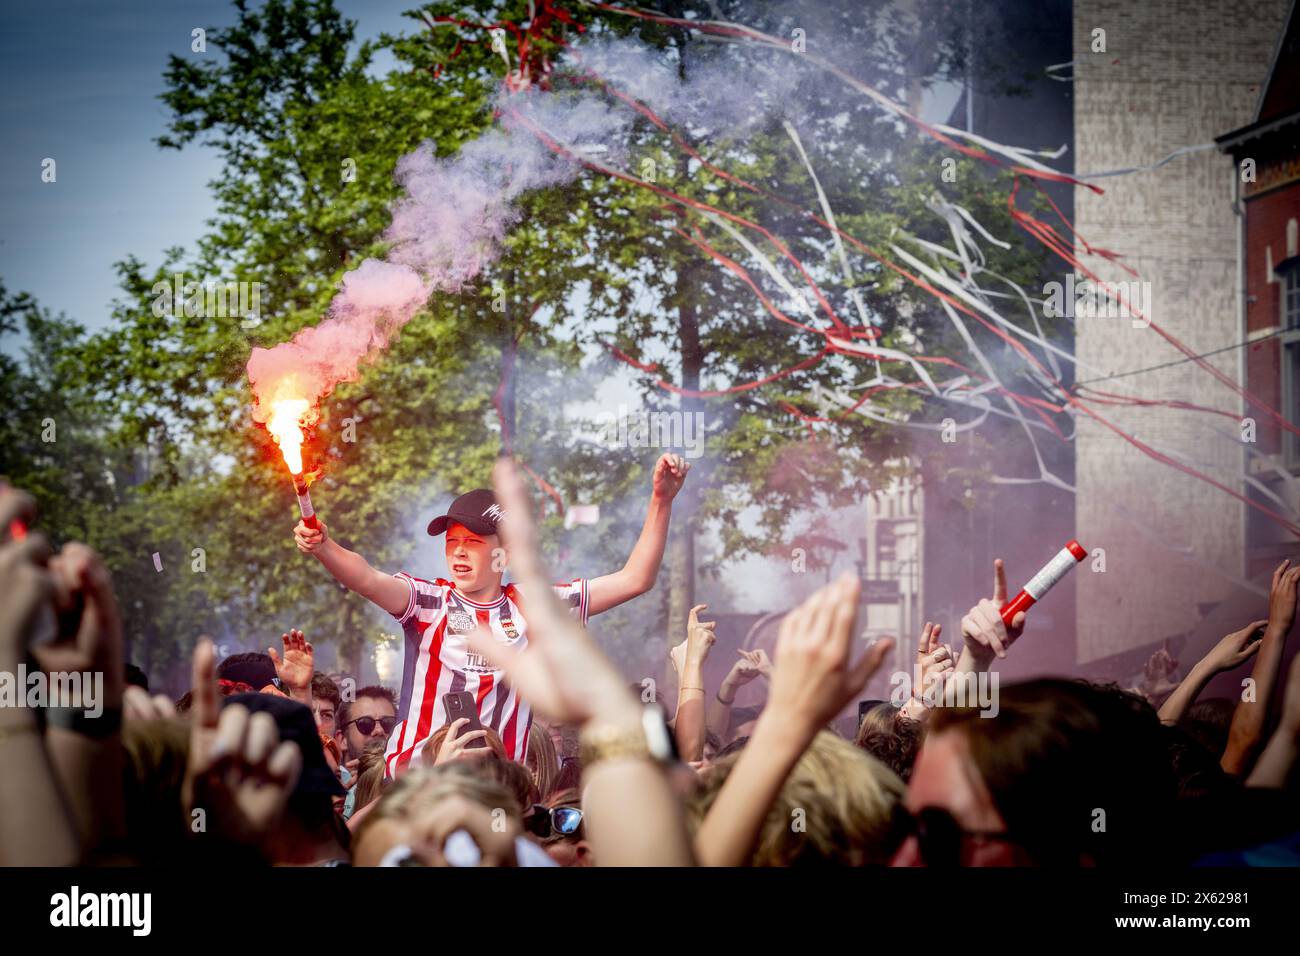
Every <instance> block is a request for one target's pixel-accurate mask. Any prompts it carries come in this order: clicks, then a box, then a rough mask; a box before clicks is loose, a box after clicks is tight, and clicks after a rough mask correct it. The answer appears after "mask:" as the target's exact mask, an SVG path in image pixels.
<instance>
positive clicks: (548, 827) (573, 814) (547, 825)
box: [526, 803, 582, 840]
mask: <svg viewBox="0 0 1300 956" xmlns="http://www.w3.org/2000/svg"><path fill="white" fill-rule="evenodd" d="M526 826H527V827H528V832H529V833H531V834H532V835H533V836H535V837H537V838H538V839H539V840H545V839H547V838H548V837H562V836H572V835H573V834H575V833H577V832H578V827H580V826H582V811H581V810H579V809H578V808H577V807H556V808H555V809H553V810H550V809H547V808H546V807H544V806H542V805H541V804H536V803H535V804H533V809H532V812H531V813H530V814H529V816H528V819H527V821H526Z"/></svg>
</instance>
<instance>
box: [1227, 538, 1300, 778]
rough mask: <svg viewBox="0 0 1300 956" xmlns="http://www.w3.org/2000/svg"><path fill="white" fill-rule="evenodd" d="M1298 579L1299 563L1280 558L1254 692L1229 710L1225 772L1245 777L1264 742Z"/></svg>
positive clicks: (1292, 617) (1254, 672)
mask: <svg viewBox="0 0 1300 956" xmlns="http://www.w3.org/2000/svg"><path fill="white" fill-rule="evenodd" d="M1297 582H1300V565H1296V566H1295V567H1292V566H1291V562H1290V560H1286V561H1283V562H1282V563H1281V564H1279V565H1278V566H1277V569H1276V570H1275V571H1274V572H1273V581H1272V586H1271V587H1270V589H1269V596H1268V624H1267V625H1265V627H1264V636H1263V638H1261V639H1260V642H1259V650H1258V652H1257V653H1256V656H1255V666H1254V668H1252V670H1251V674H1250V676H1251V680H1252V682H1253V685H1252V687H1253V693H1243V694H1242V699H1241V700H1240V701H1238V702H1237V708H1236V710H1234V711H1233V712H1232V724H1231V725H1230V726H1229V728H1228V746H1227V747H1226V748H1225V749H1224V752H1223V759H1222V760H1221V761H1220V766H1222V767H1223V769H1224V772H1226V773H1229V774H1232V775H1234V776H1238V777H1245V776H1246V775H1248V774H1249V773H1250V768H1251V766H1252V764H1253V763H1254V761H1255V757H1256V756H1257V755H1258V754H1259V751H1260V748H1261V747H1263V745H1264V734H1265V729H1266V728H1265V725H1266V723H1267V720H1268V713H1269V707H1270V705H1271V702H1272V700H1273V691H1274V688H1275V687H1276V686H1277V681H1278V676H1279V672H1280V671H1281V669H1282V656H1283V651H1284V650H1285V649H1286V639H1287V635H1288V634H1290V633H1291V627H1292V626H1293V625H1294V624H1295V614H1296V585H1297Z"/></svg>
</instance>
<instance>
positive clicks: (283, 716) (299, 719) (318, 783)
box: [221, 694, 347, 797]
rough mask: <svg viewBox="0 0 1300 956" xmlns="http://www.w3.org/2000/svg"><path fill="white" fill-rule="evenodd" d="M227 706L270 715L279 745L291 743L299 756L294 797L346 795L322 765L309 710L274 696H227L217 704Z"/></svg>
mask: <svg viewBox="0 0 1300 956" xmlns="http://www.w3.org/2000/svg"><path fill="white" fill-rule="evenodd" d="M231 704H243V705H244V706H245V707H247V708H248V709H249V711H250V712H252V713H257V712H258V711H265V712H266V713H268V714H270V715H271V716H272V717H273V718H274V719H275V726H276V727H277V728H278V729H279V731H280V740H281V742H283V741H286V740H287V741H291V742H292V743H294V744H296V745H297V747H298V750H299V751H301V752H302V773H301V774H300V775H299V776H298V783H297V785H296V786H295V787H294V789H293V792H294V793H296V794H302V793H324V794H328V795H329V796H331V797H341V796H344V795H345V794H346V793H347V790H345V789H344V787H343V784H341V783H339V778H338V777H336V776H335V775H334V771H332V770H330V767H329V764H328V763H326V762H325V749H324V748H323V747H322V746H321V742H320V731H319V730H317V729H316V718H315V717H313V716H312V713H311V708H310V707H308V706H307V705H306V704H301V703H299V702H298V701H296V700H290V699H289V698H288V697H280V696H278V695H276V694H231V695H230V696H229V697H227V698H225V699H223V700H222V701H221V706H222V707H229V706H230V705H231Z"/></svg>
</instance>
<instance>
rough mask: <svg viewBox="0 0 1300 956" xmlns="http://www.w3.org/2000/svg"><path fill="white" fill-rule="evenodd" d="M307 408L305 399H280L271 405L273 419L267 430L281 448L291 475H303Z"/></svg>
mask: <svg viewBox="0 0 1300 956" xmlns="http://www.w3.org/2000/svg"><path fill="white" fill-rule="evenodd" d="M307 408H308V403H307V399H305V398H282V399H279V400H278V401H275V402H273V403H272V404H271V417H270V419H269V420H268V421H267V423H266V430H267V431H269V432H270V433H271V437H272V438H274V439H275V443H276V444H277V445H279V446H280V454H282V455H283V456H284V463H285V464H286V465H288V466H289V473H290V474H291V475H301V474H302V442H303V435H302V421H303V418H304V417H305V416H306V414H307Z"/></svg>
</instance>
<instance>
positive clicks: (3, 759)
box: [0, 462, 1300, 867]
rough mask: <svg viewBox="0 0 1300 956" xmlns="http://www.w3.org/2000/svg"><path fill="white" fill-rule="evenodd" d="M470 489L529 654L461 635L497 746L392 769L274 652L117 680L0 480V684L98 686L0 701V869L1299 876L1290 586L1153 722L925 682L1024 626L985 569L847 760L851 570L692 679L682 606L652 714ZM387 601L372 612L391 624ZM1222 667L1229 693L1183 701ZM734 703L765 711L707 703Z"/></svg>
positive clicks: (391, 723) (1179, 686)
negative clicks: (59, 680)
mask: <svg viewBox="0 0 1300 956" xmlns="http://www.w3.org/2000/svg"><path fill="white" fill-rule="evenodd" d="M494 483H495V494H496V499H497V500H498V501H499V502H500V504H501V507H502V509H503V512H504V513H505V514H507V515H509V516H510V518H509V520H508V521H507V522H506V523H505V524H504V525H503V527H502V529H501V530H502V538H503V543H504V544H505V545H506V547H507V549H508V553H509V567H510V574H511V577H512V579H513V582H514V583H513V584H512V585H510V587H511V588H515V589H517V594H518V595H519V596H520V597H519V601H520V602H521V605H522V604H523V603H526V605H527V609H528V614H527V634H528V641H527V646H526V647H524V648H523V649H522V650H520V649H519V648H518V647H512V646H509V645H508V644H503V643H502V642H501V641H499V640H496V639H494V637H493V635H492V634H490V633H488V632H487V631H486V630H485V629H483V628H482V627H480V628H479V630H478V631H477V632H475V633H473V634H471V635H470V636H469V638H468V641H469V645H470V647H471V648H472V649H473V651H474V652H475V653H478V654H481V655H483V656H484V657H485V658H488V659H490V660H491V661H492V666H493V667H496V668H499V669H500V671H501V672H502V673H503V674H504V675H505V679H506V680H508V682H509V686H510V688H512V692H513V693H516V694H517V695H518V697H519V698H520V699H521V700H523V701H525V702H526V703H527V705H528V707H529V708H530V710H529V715H530V716H529V719H528V720H527V721H521V722H520V723H519V724H518V725H517V726H516V724H514V723H513V722H512V723H511V725H510V726H511V728H512V730H511V731H510V733H511V734H513V733H515V731H516V730H517V731H518V732H519V733H520V734H522V735H523V737H522V739H520V740H512V741H510V742H509V743H507V741H506V740H505V739H503V737H505V736H507V735H506V734H503V733H498V731H497V730H496V729H494V727H493V726H491V725H490V722H480V721H478V720H476V717H475V715H474V714H472V713H470V714H467V715H462V716H457V717H455V719H447V720H446V722H445V723H443V724H442V725H441V726H428V727H424V728H420V730H419V735H420V739H421V744H422V745H421V746H420V747H419V748H418V749H415V750H413V751H408V752H405V753H404V754H403V756H402V758H401V759H395V755H397V754H398V753H399V749H398V748H395V747H394V746H392V739H393V737H394V735H395V734H400V733H402V728H401V726H399V724H400V723H401V721H402V719H403V716H402V715H403V714H404V711H403V710H402V702H401V700H400V695H398V694H395V693H394V692H393V690H391V689H389V688H386V687H382V686H377V685H376V686H362V687H354V686H353V682H352V681H350V680H348V679H346V678H342V677H341V676H339V675H335V676H333V677H332V676H331V675H328V674H326V673H323V672H321V671H318V670H317V669H316V668H315V666H314V656H315V655H314V650H313V647H312V644H311V643H310V642H309V641H308V639H307V637H306V636H305V635H304V634H303V633H302V632H301V631H297V630H294V631H290V632H288V633H286V634H283V635H282V636H281V638H280V641H279V646H278V647H271V648H269V649H268V651H267V652H266V653H241V654H235V655H232V656H229V657H226V658H225V659H223V660H218V659H217V655H216V651H215V648H214V645H213V644H212V642H211V641H209V640H206V639H200V640H198V642H197V644H196V646H195V647H194V650H193V659H192V675H191V683H190V689H189V691H188V692H187V693H186V694H185V695H184V696H183V697H181V698H180V699H179V700H172V699H171V698H169V697H166V696H163V695H157V694H153V695H151V694H150V693H149V690H148V676H147V675H145V674H143V673H142V672H140V671H139V669H138V668H133V667H131V666H129V664H128V662H127V661H126V660H125V659H124V641H123V635H122V626H121V617H120V614H121V611H120V609H119V608H118V606H117V602H116V600H115V597H114V592H113V588H112V585H111V582H110V578H109V575H108V572H107V571H106V569H105V567H104V565H103V563H102V561H101V560H100V558H99V557H98V556H97V555H95V554H94V552H93V551H91V550H90V549H89V548H87V547H85V546H83V545H80V544H75V543H73V544H67V545H65V546H64V547H63V548H62V549H61V550H60V551H58V552H57V553H51V550H50V546H49V544H48V542H47V541H46V540H45V538H44V537H43V536H42V535H41V534H40V532H39V525H38V523H37V515H36V514H35V512H34V508H33V504H32V500H31V499H30V498H29V497H28V496H27V495H25V494H24V493H23V492H21V491H19V490H16V489H13V488H10V487H8V486H3V487H0V528H8V529H10V532H9V533H8V534H6V535H5V536H4V540H3V542H2V543H0V592H3V593H4V594H5V595H6V601H5V605H4V609H3V611H2V612H0V673H4V674H10V675H13V674H18V673H20V672H24V671H28V672H33V673H35V672H37V671H39V672H43V673H44V674H46V675H48V676H49V678H50V681H49V685H50V686H51V687H53V686H54V685H55V683H56V681H55V679H54V678H55V676H56V675H59V674H72V673H77V674H86V675H90V674H96V675H102V681H103V684H102V689H101V690H100V693H99V698H100V699H99V700H98V701H97V702H96V704H97V708H98V709H99V710H100V712H99V713H98V714H96V715H94V716H90V712H89V711H88V710H87V708H86V707H85V706H79V704H82V705H84V704H85V703H86V701H85V700H82V701H80V702H78V701H76V700H73V701H66V700H64V701H58V702H56V703H58V704H60V706H47V707H40V706H36V707H32V706H25V704H23V703H14V702H10V701H8V700H6V701H5V706H0V764H2V765H3V766H4V767H5V772H4V773H3V774H0V809H3V810H4V811H5V812H2V813H0V863H3V864H5V865H75V864H90V865H111V864H140V865H174V864H177V863H182V864H208V865H213V864H243V865H291V866H346V865H353V866H441V865H452V866H470V865H499V866H556V865H558V866H593V865H601V866H629V865H631V866H689V865H707V866H793V865H804V864H818V863H821V864H847V865H864V864H880V865H889V864H892V865H897V866H936V865H963V866H1020V865H1026V866H1034V865H1052V866H1070V867H1076V866H1112V865H1116V864H1131V863H1135V862H1145V863H1151V862H1161V863H1166V864H1168V863H1173V864H1179V865H1189V866H1190V865H1198V864H1206V865H1216V864H1230V865H1253V864H1290V865H1295V864H1300V804H1297V802H1296V801H1295V799H1294V795H1295V785H1296V783H1297V772H1296V765H1297V748H1298V747H1300V655H1297V656H1296V657H1295V659H1294V661H1293V663H1292V664H1291V666H1290V668H1289V673H1284V672H1283V662H1284V659H1285V651H1286V642H1287V638H1288V635H1289V633H1290V631H1291V629H1292V626H1293V624H1294V621H1295V616H1296V602H1297V582H1298V581H1300V566H1297V567H1291V566H1290V565H1289V564H1288V563H1283V565H1282V566H1281V567H1279V568H1278V570H1277V572H1276V573H1275V574H1274V576H1273V580H1272V587H1271V594H1270V598H1269V602H1268V608H1267V617H1266V618H1261V619H1260V620H1258V621H1252V622H1248V623H1245V624H1244V626H1243V627H1242V629H1241V630H1238V631H1236V632H1234V633H1232V634H1229V635H1227V636H1226V637H1224V638H1223V640H1222V641H1221V642H1219V643H1218V644H1217V645H1216V646H1215V647H1213V648H1212V649H1211V650H1210V652H1209V653H1208V654H1206V656H1205V657H1204V659H1202V660H1201V661H1200V662H1199V663H1197V664H1196V665H1195V666H1194V667H1193V668H1191V670H1190V671H1189V673H1188V675H1187V676H1186V678H1185V679H1183V680H1182V681H1181V682H1176V683H1170V685H1169V686H1168V687H1167V688H1165V689H1164V690H1163V691H1162V693H1161V695H1160V698H1158V699H1156V700H1154V701H1153V700H1149V699H1147V698H1146V697H1144V696H1142V695H1140V694H1138V693H1135V692H1133V691H1131V690H1125V689H1121V688H1120V687H1118V686H1116V685H1108V684H1097V683H1089V682H1086V681H1082V680H1075V679H1069V678H1064V677H1062V678H1052V679H1037V680H1030V681H1025V682H1021V683H1002V684H1000V685H995V689H996V692H997V701H996V708H995V709H991V708H988V707H981V706H977V705H976V704H975V703H974V702H973V701H972V700H971V699H969V698H962V697H961V695H960V694H954V693H953V690H954V689H957V688H959V687H960V686H961V685H962V683H963V682H973V681H974V680H975V679H976V678H978V677H979V675H980V674H982V673H986V672H989V671H990V670H991V669H992V668H994V667H996V666H997V662H998V661H999V660H1001V659H1004V658H1005V657H1007V656H1008V655H1009V654H1014V653H1015V645H1016V643H1017V641H1019V640H1020V638H1021V636H1022V633H1023V632H1024V630H1025V618H1024V615H1023V614H1022V615H1019V616H1017V617H1016V618H1015V619H1014V620H1013V621H1012V622H1011V623H1010V625H1008V624H1007V623H1006V622H1004V621H1003V620H1002V617H1001V615H1000V611H999V609H1000V608H1001V607H1002V605H1003V604H1004V603H1005V600H1006V594H1005V578H1004V575H1003V572H1002V568H1001V564H1000V562H997V563H995V569H994V587H993V593H992V594H991V595H990V597H988V598H986V599H984V600H981V601H980V602H979V603H978V604H977V605H976V606H975V607H973V608H972V609H971V611H970V613H969V614H967V615H966V616H965V617H964V618H963V619H962V621H961V625H960V639H959V640H957V641H954V642H953V643H952V644H951V645H949V644H945V643H943V642H942V641H941V640H940V638H941V633H942V632H941V628H940V627H938V626H932V625H927V626H926V629H925V632H924V633H923V634H922V635H921V636H920V640H919V642H918V651H917V655H916V662H915V663H916V669H915V672H914V676H915V678H916V679H915V680H913V681H912V683H911V686H912V692H911V696H910V699H908V700H907V701H906V702H905V703H903V704H901V705H900V704H899V703H898V702H897V701H889V700H885V701H875V702H868V703H867V704H866V705H865V706H862V707H860V708H859V711H860V719H859V723H858V727H857V732H856V734H855V735H853V736H852V737H851V738H848V739H846V738H845V737H843V736H841V735H839V734H838V733H836V732H835V731H833V730H832V729H830V727H831V726H832V725H833V724H834V723H835V722H836V719H837V718H838V717H839V716H840V715H841V714H843V713H844V712H845V711H846V710H851V709H852V708H854V707H856V706H857V705H859V704H860V703H861V702H862V697H863V691H864V688H865V687H866V685H867V683H868V681H869V680H870V679H871V678H872V676H873V675H874V674H876V673H877V672H878V671H880V669H881V668H882V667H883V666H884V664H885V661H886V660H887V659H888V657H889V656H890V651H891V642H890V641H889V640H888V639H884V640H880V641H877V642H876V643H875V644H873V645H871V646H869V647H865V648H864V647H863V646H862V644H861V642H860V641H859V640H857V635H858V633H859V630H858V627H857V614H858V608H859V584H858V582H857V581H856V580H855V579H854V578H853V577H851V576H846V577H843V578H841V579H839V580H836V581H834V582H833V583H830V584H828V585H826V586H825V587H823V588H821V589H820V590H818V591H817V592H816V593H815V594H813V595H812V596H811V597H809V598H808V599H807V600H806V601H805V602H803V604H802V605H801V606H800V607H798V608H797V609H794V610H793V611H792V613H789V614H787V615H786V616H785V617H784V619H783V620H782V623H781V626H780V632H779V636H778V639H777V642H776V645H775V649H774V652H773V653H772V655H771V656H770V657H769V656H768V655H767V654H766V653H764V652H763V651H744V652H742V653H740V654H739V655H738V659H737V660H736V661H735V663H734V665H733V666H732V667H731V669H730V672H729V673H728V674H727V676H726V678H725V679H724V680H723V681H722V682H721V684H719V685H717V686H713V687H710V686H706V682H705V680H704V673H705V668H704V663H705V661H706V659H707V657H708V655H709V653H710V651H711V649H712V648H713V645H714V642H715V632H714V625H713V623H711V622H709V621H706V620H703V619H702V618H703V617H704V616H705V611H706V608H704V607H703V606H699V607H696V608H694V609H692V611H691V613H690V619H689V622H688V625H687V633H686V634H685V635H684V639H683V641H682V643H681V645H680V646H679V647H677V648H674V651H673V654H672V661H673V666H674V667H675V669H676V671H677V677H678V681H677V684H678V692H677V696H676V699H675V700H659V701H657V702H651V701H648V700H646V699H645V698H646V696H647V695H646V693H645V690H644V688H643V687H642V686H641V685H630V684H629V682H628V679H627V677H626V676H625V675H623V674H620V672H619V671H618V670H617V668H615V667H614V666H613V664H612V663H611V662H610V660H609V659H608V658H607V657H606V656H605V655H604V654H603V653H602V652H601V650H600V649H599V647H598V645H597V642H596V640H595V639H593V637H592V635H591V634H590V633H589V632H588V630H587V628H586V627H585V626H584V622H585V613H582V614H575V613H573V611H574V610H575V609H577V608H578V607H579V605H581V604H582V603H583V602H585V601H586V600H587V597H586V591H585V589H582V588H580V589H578V590H575V591H574V594H575V595H577V596H576V597H575V599H574V604H573V607H570V606H569V605H568V604H566V603H565V602H564V601H563V594H561V595H560V597H557V596H556V592H555V587H554V585H552V584H551V583H550V581H551V579H550V577H549V576H548V574H547V573H546V570H545V568H544V567H543V566H542V564H541V561H540V559H539V557H538V551H537V544H536V540H535V528H534V526H533V524H532V522H531V520H530V518H529V515H528V504H527V500H526V496H525V494H524V491H523V489H522V486H521V485H520V483H519V481H518V478H517V476H516V475H515V473H514V471H513V469H512V468H511V467H510V466H509V465H508V463H505V462H503V463H500V464H498V466H497V470H496V474H495V475H494ZM28 527H30V528H31V530H30V531H29V532H26V533H20V532H16V531H15V529H18V528H21V529H26V528H28ZM431 533H432V532H431ZM412 587H413V586H412ZM406 593H407V592H406V591H402V592H400V594H398V595H397V598H396V599H395V600H393V601H391V602H390V603H392V604H393V607H394V613H395V614H398V613H402V612H403V611H404V613H406V614H407V615H408V616H410V614H411V610H412V608H414V607H415V604H416V599H417V597H418V596H419V592H417V591H416V590H414V589H413V590H412V591H411V595H412V596H411V607H407V608H405V609H403V605H405V604H406V603H407V597H406ZM511 593H516V592H511ZM512 600H514V598H512ZM480 620H481V618H480ZM507 624H508V622H507ZM1247 664H1250V665H1251V669H1250V671H1249V674H1248V676H1249V678H1250V680H1249V681H1247V682H1245V683H1246V691H1244V692H1243V694H1242V697H1241V699H1234V700H1228V699H1198V698H1199V697H1200V695H1201V693H1202V691H1203V690H1204V688H1205V687H1206V685H1207V684H1208V682H1209V681H1210V679H1211V678H1212V677H1214V676H1215V675H1216V674H1219V673H1222V672H1226V671H1230V670H1235V669H1237V668H1244V667H1245V666H1246V665H1247ZM1243 673H1245V672H1244V671H1243ZM754 681H760V682H762V683H763V684H764V685H765V690H766V693H765V703H764V705H763V706H762V707H761V708H759V709H753V708H747V709H742V708H738V707H737V708H733V706H732V704H733V702H734V700H735V697H736V693H737V691H738V690H739V689H740V688H741V687H743V686H745V685H747V684H750V683H752V682H754ZM83 693H85V691H84V689H83ZM479 693H480V695H483V694H486V693H487V691H486V690H484V689H482V688H480V691H479ZM480 702H481V697H480ZM521 713H522V711H521ZM448 717H449V718H450V715H448ZM411 719H412V720H415V719H416V718H415V717H414V716H412V718H411ZM520 754H523V757H522V759H519V755H520Z"/></svg>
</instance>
